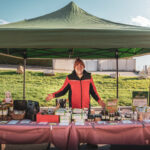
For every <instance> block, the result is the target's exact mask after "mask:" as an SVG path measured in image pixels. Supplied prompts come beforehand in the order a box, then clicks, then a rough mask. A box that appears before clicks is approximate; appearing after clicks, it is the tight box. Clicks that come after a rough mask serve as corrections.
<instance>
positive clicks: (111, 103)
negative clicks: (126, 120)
mask: <svg viewBox="0 0 150 150" xmlns="http://www.w3.org/2000/svg"><path fill="white" fill-rule="evenodd" d="M106 109H107V111H108V112H109V113H115V112H116V111H117V110H118V100H117V99H109V100H107V104H106Z"/></svg>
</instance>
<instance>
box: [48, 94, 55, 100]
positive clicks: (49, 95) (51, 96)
mask: <svg viewBox="0 0 150 150" xmlns="http://www.w3.org/2000/svg"><path fill="white" fill-rule="evenodd" d="M53 98H54V97H53V94H48V96H47V97H46V101H49V100H51V99H53Z"/></svg>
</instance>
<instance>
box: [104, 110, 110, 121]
mask: <svg viewBox="0 0 150 150" xmlns="http://www.w3.org/2000/svg"><path fill="white" fill-rule="evenodd" d="M105 117H106V121H109V120H110V118H109V113H108V111H107V110H106V115H105Z"/></svg>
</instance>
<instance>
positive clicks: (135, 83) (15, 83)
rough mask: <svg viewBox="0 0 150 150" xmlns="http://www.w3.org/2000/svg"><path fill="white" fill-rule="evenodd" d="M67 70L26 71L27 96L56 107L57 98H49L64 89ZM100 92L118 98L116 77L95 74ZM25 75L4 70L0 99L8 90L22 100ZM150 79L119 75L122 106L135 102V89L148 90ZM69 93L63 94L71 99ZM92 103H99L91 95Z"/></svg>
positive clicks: (1, 77)
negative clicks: (48, 99) (53, 71)
mask: <svg viewBox="0 0 150 150" xmlns="http://www.w3.org/2000/svg"><path fill="white" fill-rule="evenodd" d="M66 76H67V74H66V73H56V75H55V76H44V75H43V73H41V72H29V71H27V72H26V99H27V100H36V101H39V103H40V106H55V99H53V100H52V101H50V102H46V101H45V97H46V96H47V94H48V93H52V92H55V91H57V90H59V88H61V86H62V84H63V83H64V80H65V78H66ZM93 79H94V82H95V85H96V87H97V91H98V93H99V95H100V96H101V98H102V99H103V100H104V101H107V100H108V99H109V98H115V97H116V80H115V79H112V78H111V77H110V76H106V75H93ZM22 83H23V75H20V74H17V73H16V72H15V71H10V70H7V71H6V70H5V71H2V70H1V71H0V101H1V100H2V99H3V98H4V93H5V92H6V91H10V92H11V93H12V97H13V99H14V100H15V99H16V100H21V99H22V95H23V94H22V91H23V84H22ZM148 88H149V80H148V79H138V78H137V77H120V78H119V105H121V106H122V105H126V106H129V105H131V102H132V92H133V91H148ZM67 97H68V94H66V95H65V96H63V98H67ZM91 100H92V101H91V104H92V106H98V103H97V102H96V101H95V100H93V98H91Z"/></svg>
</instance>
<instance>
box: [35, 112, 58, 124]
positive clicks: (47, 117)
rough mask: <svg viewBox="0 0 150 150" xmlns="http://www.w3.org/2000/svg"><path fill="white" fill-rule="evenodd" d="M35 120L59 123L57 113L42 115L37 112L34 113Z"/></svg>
mask: <svg viewBox="0 0 150 150" xmlns="http://www.w3.org/2000/svg"><path fill="white" fill-rule="evenodd" d="M36 122H38V123H39V122H51V123H59V116H58V115H42V114H41V113H38V114H37V115H36Z"/></svg>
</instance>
